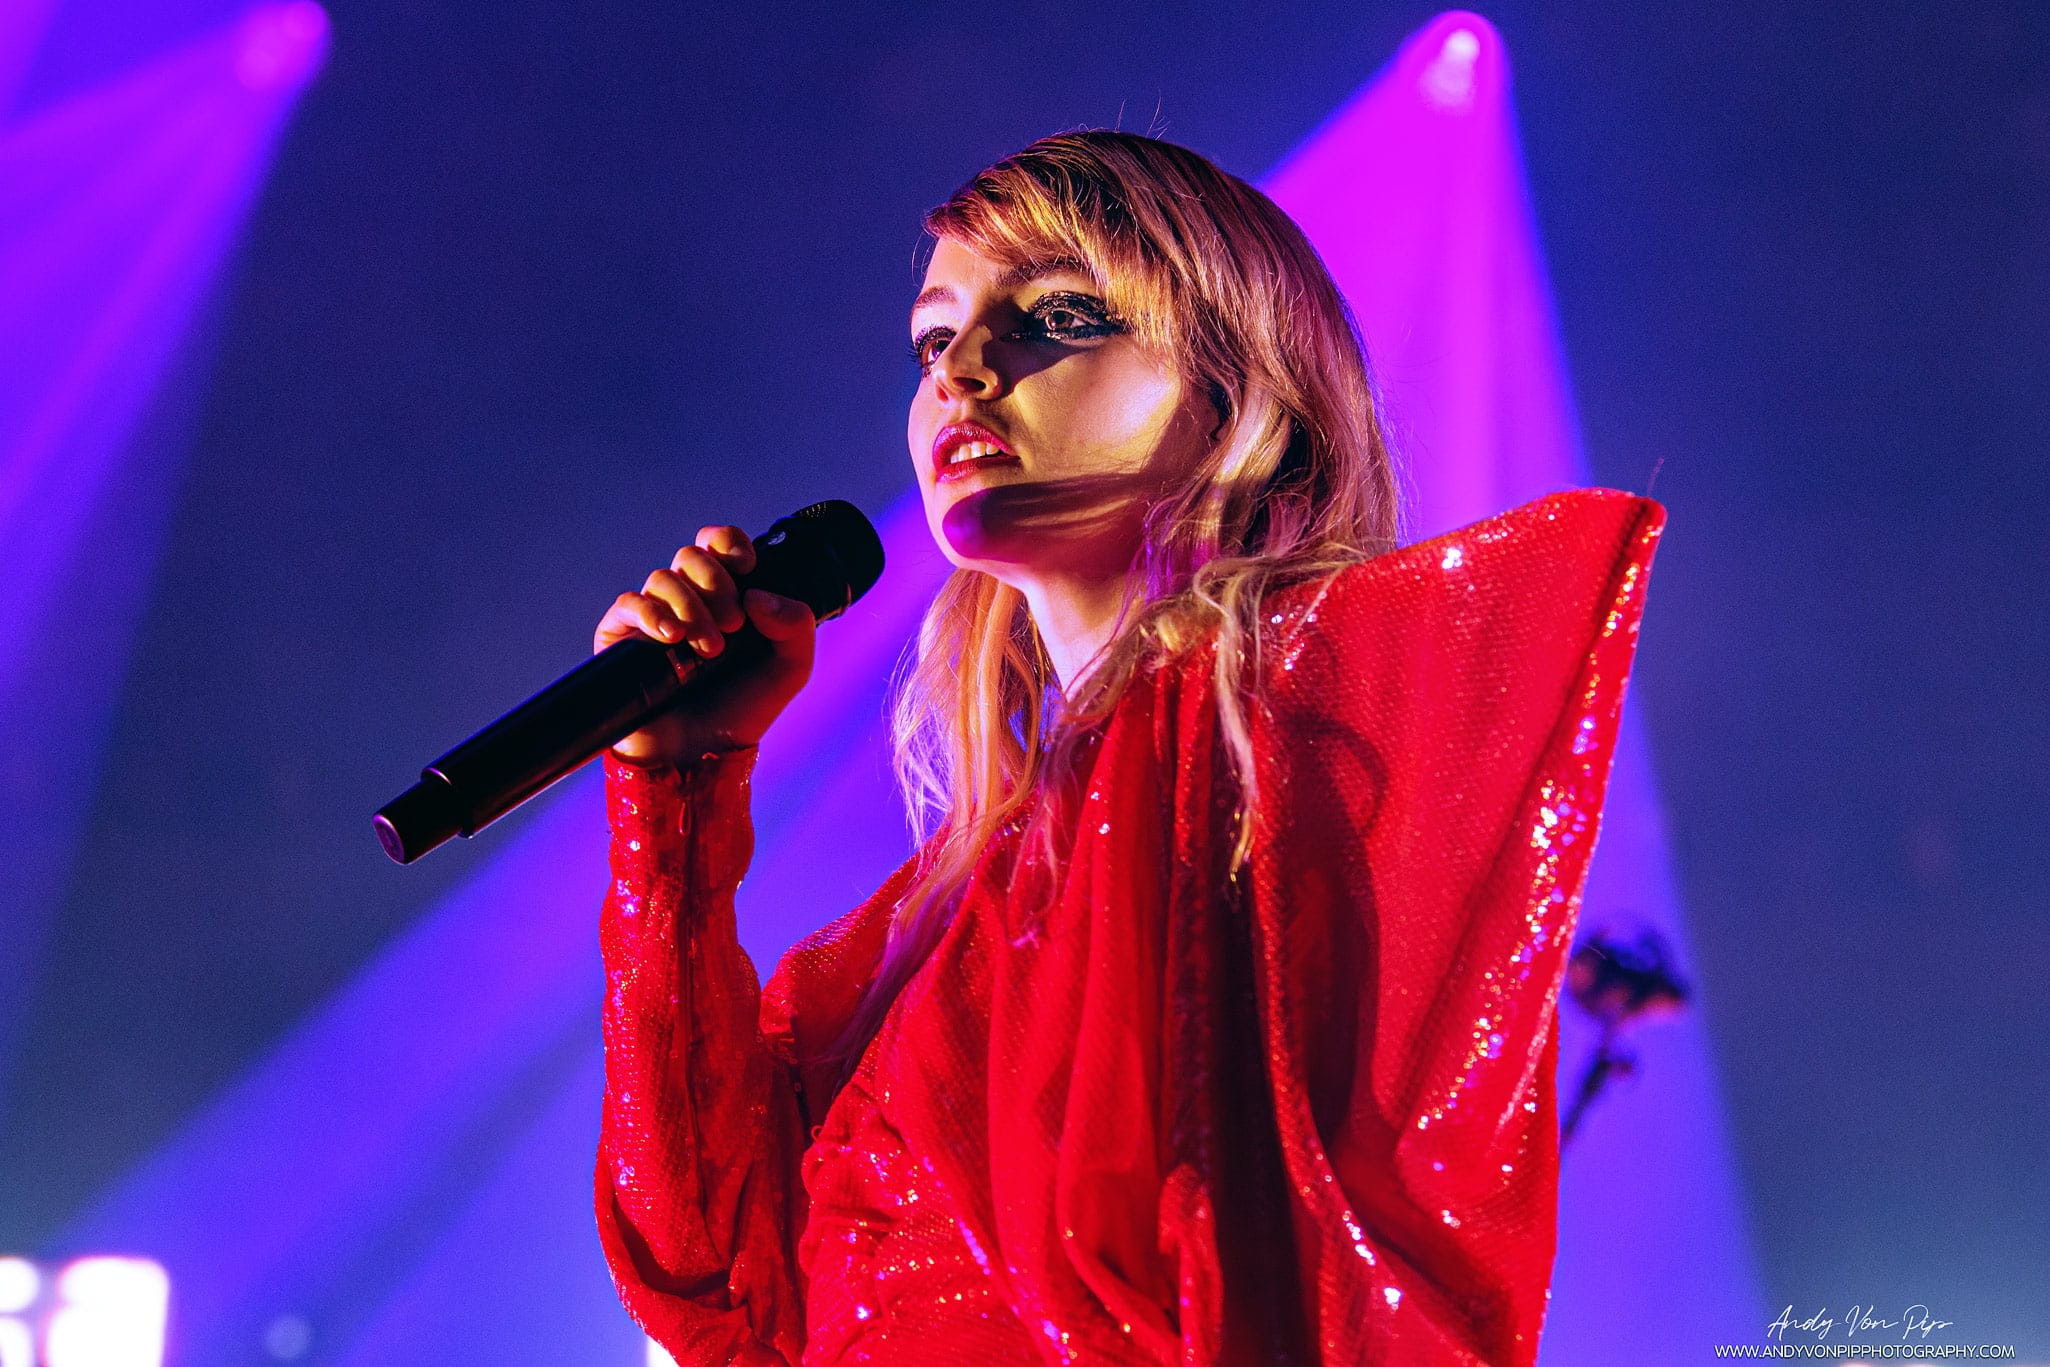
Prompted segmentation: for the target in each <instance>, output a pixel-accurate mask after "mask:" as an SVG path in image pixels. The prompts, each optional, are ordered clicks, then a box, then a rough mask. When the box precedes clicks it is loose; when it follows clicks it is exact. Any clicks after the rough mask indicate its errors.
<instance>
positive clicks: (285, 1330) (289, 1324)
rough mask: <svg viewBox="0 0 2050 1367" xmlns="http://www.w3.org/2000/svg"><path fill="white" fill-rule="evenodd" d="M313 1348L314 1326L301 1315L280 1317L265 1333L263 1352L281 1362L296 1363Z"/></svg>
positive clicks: (272, 1322)
mask: <svg viewBox="0 0 2050 1367" xmlns="http://www.w3.org/2000/svg"><path fill="white" fill-rule="evenodd" d="M312 1346H313V1326H312V1325H310V1324H308V1323H307V1322H306V1320H305V1318H304V1317H303V1316H300V1315H280V1316H278V1317H277V1318H276V1319H274V1320H272V1321H271V1322H270V1327H269V1328H268V1329H265V1330H264V1331H263V1350H264V1351H265V1352H266V1353H269V1354H270V1355H271V1356H272V1357H274V1358H276V1359H277V1360H278V1361H279V1362H296V1361H297V1360H298V1359H300V1358H303V1357H305V1356H306V1350H307V1349H309V1348H311V1347H312Z"/></svg>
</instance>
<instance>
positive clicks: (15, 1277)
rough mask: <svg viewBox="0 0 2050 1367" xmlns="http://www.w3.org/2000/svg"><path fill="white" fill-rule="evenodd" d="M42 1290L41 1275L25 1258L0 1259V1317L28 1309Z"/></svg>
mask: <svg viewBox="0 0 2050 1367" xmlns="http://www.w3.org/2000/svg"><path fill="white" fill-rule="evenodd" d="M42 1289H43V1274H42V1273H40V1272H38V1271H36V1265H35V1264H34V1263H32V1262H30V1261H29V1260H28V1259H26V1258H0V1315H13V1314H18V1313H20V1312H21V1311H23V1310H26V1309H28V1308H29V1307H30V1306H31V1305H34V1304H35V1302H36V1293H38V1292H39V1291H41V1290H42ZM4 1361H5V1359H4V1358H0V1362H4Z"/></svg>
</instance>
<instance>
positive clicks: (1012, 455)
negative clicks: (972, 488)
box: [932, 422, 1018, 481]
mask: <svg viewBox="0 0 2050 1367" xmlns="http://www.w3.org/2000/svg"><path fill="white" fill-rule="evenodd" d="M964 446H980V447H981V448H982V449H981V450H979V451H977V452H975V453H973V454H970V455H968V456H964V457H962V458H961V459H959V460H956V459H955V453H956V452H958V451H960V449H961V448H962V447H964ZM1017 463H1018V456H1017V453H1016V452H1014V451H1012V450H1011V448H1010V445H1009V443H1007V442H1006V441H1005V440H1004V439H1003V438H1002V437H1000V436H998V435H997V434H996V433H994V432H992V431H990V430H989V429H988V428H987V427H984V426H983V425H982V424H981V423H979V422H950V423H948V424H947V425H946V426H945V427H942V428H941V429H940V430H939V433H938V434H937V435H936V436H934V437H933V440H932V471H933V478H934V479H936V480H940V481H945V480H949V479H959V478H960V477H961V476H963V475H966V474H968V473H969V472H970V471H973V470H983V469H988V468H989V467H990V466H992V465H1016V464H1017Z"/></svg>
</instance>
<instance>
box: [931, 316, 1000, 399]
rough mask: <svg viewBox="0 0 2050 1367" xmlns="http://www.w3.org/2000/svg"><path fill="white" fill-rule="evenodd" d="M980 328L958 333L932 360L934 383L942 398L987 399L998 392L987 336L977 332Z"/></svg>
mask: <svg viewBox="0 0 2050 1367" xmlns="http://www.w3.org/2000/svg"><path fill="white" fill-rule="evenodd" d="M980 331H981V330H980V329H972V330H970V331H967V332H962V333H959V334H957V335H956V336H955V337H954V338H953V340H951V341H949V342H948V343H947V349H946V350H945V351H942V352H941V353H940V355H939V359H938V360H936V361H934V362H933V367H932V374H933V384H934V388H935V389H937V390H938V397H939V398H940V399H942V400H945V399H948V398H961V399H986V398H989V397H990V396H991V395H993V394H995V393H996V390H997V373H996V372H995V371H994V370H991V369H990V367H989V361H988V358H987V357H986V356H985V355H984V343H985V340H986V338H985V337H984V336H982V335H978V334H979V333H980Z"/></svg>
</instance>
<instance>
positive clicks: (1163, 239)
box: [836, 132, 1398, 1071]
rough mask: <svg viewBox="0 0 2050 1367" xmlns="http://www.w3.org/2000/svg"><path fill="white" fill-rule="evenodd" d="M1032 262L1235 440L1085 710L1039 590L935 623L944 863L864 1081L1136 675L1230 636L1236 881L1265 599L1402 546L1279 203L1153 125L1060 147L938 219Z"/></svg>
mask: <svg viewBox="0 0 2050 1367" xmlns="http://www.w3.org/2000/svg"><path fill="white" fill-rule="evenodd" d="M926 228H927V231H928V232H930V233H931V234H932V235H933V236H934V237H935V238H942V237H944V238H951V239H954V240H956V241H959V242H961V243H963V244H964V245H966V246H968V247H970V248H972V249H973V250H975V251H976V252H978V253H980V254H982V255H984V256H988V257H990V258H991V259H994V260H997V261H1001V262H1004V263H1006V264H1013V263H1018V262H1024V261H1032V262H1040V263H1044V262H1051V261H1061V262H1064V263H1067V264H1071V265H1075V266H1077V267H1079V268H1080V269H1082V270H1084V271H1085V272H1086V273H1088V274H1089V275H1091V276H1092V277H1094V278H1095V280H1096V283H1097V285H1098V287H1099V289H1100V290H1101V292H1102V293H1103V295H1104V298H1105V302H1106V303H1107V304H1108V305H1109V306H1110V307H1111V309H1112V310H1113V311H1114V312H1116V313H1117V314H1118V315H1119V316H1120V317H1122V318H1123V319H1125V320H1126V322H1127V323H1128V324H1129V325H1130V326H1131V327H1132V329H1133V332H1134V335H1135V336H1136V337H1137V338H1138V340H1139V341H1140V342H1141V343H1142V344H1143V345H1145V346H1147V347H1149V348H1151V349H1153V350H1154V351H1155V352H1156V354H1158V355H1161V356H1164V357H1167V358H1169V360H1170V362H1171V363H1172V364H1173V365H1175V366H1176V367H1177V368H1178V369H1179V370H1180V372H1181V373H1182V375H1183V376H1184V378H1185V380H1186V381H1187V382H1188V383H1190V384H1191V385H1193V386H1195V387H1197V388H1198V390H1199V391H1200V392H1203V393H1206V394H1208V395H1209V397H1210V399H1211V402H1212V403H1213V405H1214V406H1215V407H1216V409H1217V412H1218V416H1219V422H1218V427H1217V429H1216V432H1215V445H1214V446H1213V449H1212V450H1211V452H1210V453H1209V455H1208V456H1207V457H1206V459H1205V460H1204V461H1203V462H1202V464H1201V466H1200V467H1199V468H1198V470H1197V471H1196V472H1195V474H1194V475H1193V477H1192V478H1191V479H1189V480H1188V481H1187V482H1186V484H1185V485H1184V486H1183V487H1182V488H1180V489H1179V490H1178V491H1176V492H1175V493H1174V494H1172V495H1171V496H1170V497H1168V498H1166V499H1163V500H1162V501H1160V502H1159V503H1158V504H1156V505H1155V506H1154V507H1153V508H1152V509H1150V510H1149V512H1148V515H1147V519H1146V529H1147V534H1146V536H1145V537H1144V538H1143V547H1142V550H1141V552H1140V556H1139V559H1138V561H1137V562H1136V563H1135V564H1134V566H1133V571H1134V572H1133V575H1132V577H1131V581H1130V585H1131V587H1130V590H1129V593H1128V596H1127V599H1126V603H1125V608H1124V612H1123V615H1122V617H1121V619H1120V624H1119V628H1118V630H1117V631H1116V632H1115V633H1114V634H1113V637H1112V640H1111V642H1110V644H1109V645H1108V646H1106V648H1105V650H1104V652H1103V653H1102V654H1101V655H1100V656H1099V657H1098V659H1097V660H1096V662H1095V664H1094V666H1093V667H1092V668H1091V669H1090V670H1089V672H1088V674H1087V676H1086V678H1085V679H1084V680H1083V681H1082V682H1081V684H1080V685H1079V687H1078V688H1077V689H1076V690H1075V692H1074V694H1073V696H1069V697H1065V698H1063V697H1062V696H1061V695H1060V690H1059V686H1058V681H1057V680H1056V679H1055V678H1054V676H1053V671H1052V667H1051V664H1050V662H1049V660H1048V657H1047V654H1046V651H1045V649H1044V647H1043V645H1042V643H1041V642H1040V639H1039V636H1038V633H1037V631H1036V630H1035V629H1034V628H1033V625H1032V621H1031V617H1030V615H1029V613H1028V612H1027V610H1026V606H1025V600H1024V596H1023V595H1022V594H1020V593H1019V592H1018V591H1017V590H1016V589H1013V588H1010V587H1008V586H1006V585H1004V584H1002V583H999V582H998V581H997V580H995V579H992V578H990V577H989V576H987V575H983V574H979V573H976V572H973V571H966V570H956V571H955V572H954V573H953V574H952V575H951V576H950V577H949V578H948V579H947V581H946V583H945V584H944V586H943V587H942V588H941V590H940V592H939V594H938V595H937V596H936V597H935V599H934V600H933V603H932V606H931V608H930V609H929V610H928V611H927V613H926V616H925V618H924V621H923V623H922V624H921V627H920V631H919V636H918V641H917V646H916V652H915V654H914V655H913V656H912V657H911V658H910V660H909V661H908V662H907V665H906V667H905V668H904V669H903V670H902V671H901V672H900V675H899V679H898V684H897V688H896V692H895V697H894V701H893V707H892V718H891V720H892V731H893V736H894V740H895V748H896V755H895V758H896V766H897V774H898V779H899V781H900V783H901V784H902V786H903V789H904V793H905V798H906V802H907V805H908V807H909V808H910V810H911V812H912V814H913V821H914V824H915V826H916V829H917V832H918V835H919V839H920V842H921V844H922V845H924V846H926V849H927V857H926V863H925V865H924V867H922V868H921V869H920V870H919V876H918V878H917V879H916V881H915V883H914V886H913V888H912V890H911V891H910V892H909V893H908V894H907V895H906V897H905V899H904V901H903V902H902V904H901V905H900V906H899V907H898V909H897V912H896V915H895V919H894V920H893V923H892V925H891V928H890V935H889V942H888V945H887V947H886V949H885V951H884V954H883V960H882V962H881V964H880V965H879V967H878V970H877V974H876V977H875V980H874V981H873V983H872V984H871V985H870V987H869V989H868V991H867V993H866V994H865V996H864V998H863V1001H862V1004H861V1007H860V1009H859V1011H858V1012H857V1013H856V1016H855V1019H854V1020H853V1022H852V1023H851V1024H850V1025H849V1027H848V1029H847V1031H846V1033H845V1034H844V1035H843V1037H842V1039H841V1041H840V1043H839V1046H838V1048H837V1049H836V1052H837V1053H838V1055H839V1056H840V1058H841V1060H842V1064H843V1069H844V1070H847V1071H851V1069H852V1067H853V1066H854V1063H855V1062H856V1061H857V1060H858V1059H859V1057H860V1055H861V1053H862V1051H863V1050H864V1049H865V1048H866V1046H867V1043H868V1041H869V1039H870V1038H871V1037H873V1035H874V1033H875V1031H876V1029H877V1028H878V1027H879V1026H880V1025H881V1023H882V1019H883V1016H884V1015H885V1014H886V1013H887V1011H888V1009H889V1006H890V1004H891V1002H893V1001H894V1000H895V998H896V996H897V994H898V992H899V991H900V990H901V989H902V987H903V985H904V983H905V982H906V981H908V980H909V978H910V976H911V974H912V973H914V972H915V971H916V970H917V968H918V966H919V965H920V964H922V963H923V962H924V961H925V959H926V957H927V956H928V955H929V953H930V952H931V949H932V947H933V945H934V944H936V943H937V942H938V939H939V937H940V935H941V933H942V932H943V931H944V930H945V928H946V924H947V921H948V919H949V918H950V917H951V915H952V911H953V908H954V906H955V905H956V904H957V903H958V901H959V897H960V894H961V891H962V889H963V887H964V886H965V884H966V883H967V881H968V878H969V876H970V875H971V873H972V872H973V870H974V868H975V865H976V863H977V862H978V861H979V859H980V858H981V856H982V854H983V853H984V851H986V850H987V849H988V848H989V847H990V845H991V844H992V842H994V841H995V840H996V839H997V838H998V837H999V835H1000V834H1001V833H1002V831H1003V829H1004V828H1005V827H1006V826H1007V825H1009V824H1010V823H1012V822H1014V821H1017V820H1020V819H1021V818H1029V819H1030V820H1031V822H1032V827H1033V831H1032V834H1033V835H1034V837H1035V839H1036V843H1037V847H1038V849H1039V853H1040V856H1041V857H1043V858H1046V859H1049V860H1052V859H1054V858H1056V857H1057V850H1058V844H1057V840H1056V835H1057V831H1058V829H1059V825H1060V820H1061V816H1060V813H1059V812H1058V810H1056V809H1055V806H1054V804H1047V805H1043V806H1035V804H1034V795H1035V793H1039V792H1044V793H1047V794H1050V795H1051V794H1054V793H1055V792H1057V790H1058V788H1059V781H1060V779H1061V778H1062V777H1063V776H1064V775H1065V774H1066V773H1067V772H1068V770H1069V768H1070V765H1071V762H1072V758H1073V754H1074V750H1075V747H1076V745H1077V743H1078V742H1079V741H1080V740H1081V739H1082V738H1083V737H1084V736H1086V735H1087V734H1088V733H1089V731H1090V730H1091V729H1092V728H1093V726H1094V725H1095V724H1096V723H1098V722H1100V721H1102V720H1103V719H1104V718H1105V717H1106V716H1108V714H1109V713H1110V711H1111V709H1112V708H1113V707H1114V706H1115V705H1116V703H1117V700H1118V698H1119V697H1120V696H1122V694H1123V692H1124V689H1125V687H1126V686H1127V685H1128V684H1129V683H1130V682H1131V680H1132V678H1133V676H1134V675H1135V674H1136V673H1137V672H1139V671H1140V670H1142V669H1145V668H1149V667H1151V666H1154V665H1157V664H1159V663H1161V662H1163V661H1165V660H1168V659H1172V658H1174V657H1177V656H1180V655H1182V654H1184V653H1185V652H1187V651H1189V650H1191V649H1194V648H1196V647H1198V646H1200V645H1201V644H1203V643H1204V642H1205V641H1208V640H1214V641H1215V642H1216V651H1215V664H1214V666H1213V667H1214V670H1215V678H1216V685H1217V698H1218V711H1219V731H1220V738H1221V739H1222V740H1223V742H1224V744H1225V748H1226V752H1227V755H1228V756H1229V758H1230V761H1231V767H1232V777H1233V781H1234V782H1235V783H1236V784H1237V785H1238V789H1239V796H1240V801H1239V803H1238V804H1237V805H1238V831H1237V839H1236V843H1235V847H1234V852H1233V862H1232V867H1233V869H1234V870H1236V869H1237V868H1238V867H1239V866H1240V865H1242V864H1243V863H1244V861H1245V860H1246V858H1247V857H1249V855H1250V853H1251V839H1252V832H1253V817H1254V813H1255V811H1256V810H1257V807H1258V803H1259V793H1258V791H1257V784H1256V781H1255V777H1254V775H1255V769H1254V764H1253V758H1254V757H1253V750H1252V739H1251V725H1250V716H1251V709H1253V708H1254V707H1257V706H1258V699H1257V697H1255V696H1252V695H1253V693H1254V691H1255V690H1254V688H1253V684H1254V681H1255V680H1256V679H1257V677H1258V666H1259V660H1260V650H1261V636H1260V604H1261V601H1262V599H1263V598H1264V597H1265V596H1266V595H1267V594H1268V593H1269V592H1270V591H1271V590H1273V589H1275V588H1278V587H1281V586H1283V585H1286V584H1290V583H1298V582H1301V581H1303V580H1306V579H1311V578H1316V577H1318V576H1321V575H1325V574H1329V573H1331V572H1333V571H1335V570H1338V569H1340V568H1343V567H1344V566H1346V565H1348V564H1352V563H1354V562H1357V561H1359V560H1362V559H1365V558H1367V557H1370V556H1373V555H1378V554H1380V553H1381V552H1383V551H1386V550H1389V549H1392V548H1393V546H1394V545H1395V544H1396V538H1397V531H1398V527H1397V522H1398V518H1397V495H1396V484H1395V476H1394V471H1393V464H1392V460H1391V458H1390V454H1389V450H1388V445H1387V441H1386V438H1385V436H1384V433H1383V429H1382V424H1381V421H1380V417H1379V411H1378V403H1377V399H1376V396H1375V394H1374V391H1373V387H1372V384H1371V381H1370V379H1369V376H1368V371H1367V368H1366V363H1365V355H1364V352H1363V349H1362V346H1361V341H1360V338H1359V333H1358V329H1357V327H1356V325H1355V324H1354V322H1353V319H1352V316H1351V313H1350V311H1349V310H1348V309H1347V308H1346V306H1345V303H1344V301H1343V299H1342V298H1341V297H1340V296H1339V294H1338V291H1337V288H1336V286H1335V285H1334V284H1333V283H1332V281H1331V278H1330V275H1329V273H1328V272H1326V270H1325V269H1324V266H1323V263H1322V262H1321V261H1320V260H1318V258H1317V256H1316V253H1315V251H1314V249H1313V248H1312V247H1311V246H1310V244H1309V242H1308V240H1307V239H1306V238H1305V237H1304V236H1303V234H1302V232H1301V230H1300V229H1299V228H1297V227H1296V225H1295V224H1294V222H1293V221H1291V220H1290V219H1289V218H1288V217H1287V216H1286V215H1285V214H1283V213H1282V212H1281V210H1280V209H1279V208H1277V207H1276V206H1275V205H1274V204H1273V202H1272V201H1271V200H1269V199H1268V198H1267V197H1266V196H1265V195H1263V194H1261V193H1260V192H1259V191H1258V190H1256V189H1254V188H1252V187H1251V186H1249V185H1247V184H1245V183H1244V182H1243V181H1240V180H1238V179H1236V178H1235V177H1231V176H1228V175H1226V174H1225V173H1224V172H1222V171H1219V170H1218V169H1217V168H1216V167H1214V166H1212V165H1211V164H1210V163H1209V162H1208V161H1206V160H1204V159H1203V158H1201V157H1199V156H1197V155H1196V154H1195V153H1193V152H1189V151H1187V150H1185V149H1183V148H1180V147H1176V146H1174V145H1173V144H1170V143H1164V142H1159V141H1156V140H1154V139H1150V138H1142V137H1139V136H1137V135H1135V134H1128V133H1108V132H1083V133H1068V134H1061V135H1059V136H1056V137H1052V138H1047V139H1043V140H1041V141H1040V142H1037V143H1035V144H1033V145H1032V146H1031V147H1028V148H1026V149H1025V150H1024V151H1023V152H1020V153H1018V154H1017V155H1015V156H1012V157H1008V158H1005V159H1004V160H1003V161H1000V162H998V163H996V164H995V165H993V166H991V167H989V168H988V169H986V170H984V171H983V172H981V173H980V174H979V175H977V176H976V177H975V178H974V179H973V180H971V181H970V182H969V183H968V184H967V185H965V186H963V187H962V188H961V189H960V190H959V191H957V192H956V193H955V195H954V196H953V197H952V198H951V199H949V200H948V201H947V202H946V203H945V204H942V205H941V206H940V207H939V208H937V209H935V210H933V212H932V213H931V214H930V215H928V217H927V220H926Z"/></svg>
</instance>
